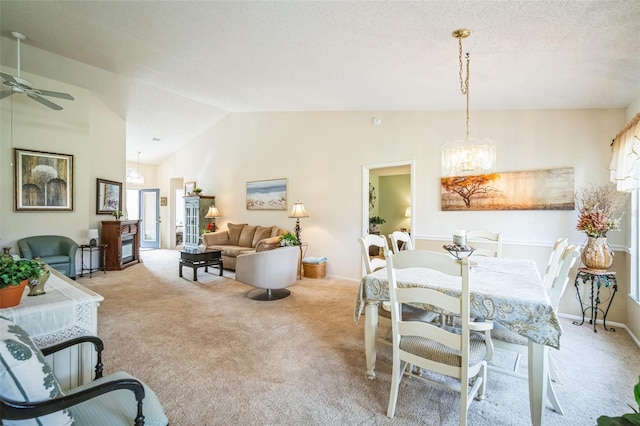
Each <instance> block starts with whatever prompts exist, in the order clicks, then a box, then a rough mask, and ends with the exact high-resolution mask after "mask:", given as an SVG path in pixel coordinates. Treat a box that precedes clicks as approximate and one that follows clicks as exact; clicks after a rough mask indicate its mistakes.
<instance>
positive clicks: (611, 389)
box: [78, 250, 640, 426]
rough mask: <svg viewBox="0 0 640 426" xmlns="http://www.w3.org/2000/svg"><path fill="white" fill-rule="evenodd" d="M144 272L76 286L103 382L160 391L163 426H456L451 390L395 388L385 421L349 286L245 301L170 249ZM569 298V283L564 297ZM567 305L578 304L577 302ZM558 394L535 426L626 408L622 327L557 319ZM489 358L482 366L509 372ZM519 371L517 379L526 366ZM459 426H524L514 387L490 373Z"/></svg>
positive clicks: (333, 284)
mask: <svg viewBox="0 0 640 426" xmlns="http://www.w3.org/2000/svg"><path fill="white" fill-rule="evenodd" d="M142 259H143V260H144V263H142V264H139V265H135V266H132V267H130V268H128V269H126V270H124V271H118V272H107V273H106V274H102V273H94V274H93V278H88V277H86V276H85V277H84V278H78V282H79V283H81V284H82V285H84V286H86V287H88V288H90V289H92V290H94V291H96V292H97V293H99V294H101V295H102V296H104V299H105V300H104V302H102V304H101V305H100V308H99V314H98V317H99V320H98V322H99V326H98V333H99V336H100V337H101V338H102V339H103V340H104V341H105V347H106V349H105V353H104V355H105V357H104V363H105V372H106V373H109V372H114V371H119V370H123V371H127V372H129V373H131V374H132V375H134V376H136V377H138V378H139V379H141V380H143V381H144V382H146V383H147V384H148V385H149V386H151V388H152V389H154V390H155V392H156V393H157V394H158V396H159V398H160V400H161V401H162V403H163V406H164V409H165V411H166V413H167V415H168V417H169V419H170V423H171V424H172V425H239V424H244V425H301V424H304V425H336V424H344V425H387V424H394V425H418V424H420V425H456V424H458V406H459V401H460V398H459V394H457V393H455V392H452V391H448V390H446V389H443V388H439V387H434V386H430V385H428V384H425V383H422V382H419V381H417V380H411V379H407V378H405V379H404V380H403V381H402V384H401V387H400V393H399V398H398V405H397V409H396V416H395V418H394V419H393V420H392V419H389V418H387V417H386V409H387V402H388V397H389V387H390V371H391V364H390V357H391V352H390V348H387V347H382V348H380V349H379V351H378V362H377V369H376V371H377V378H376V379H375V380H368V379H366V377H365V358H364V338H363V323H364V320H362V321H360V323H359V324H357V325H356V324H354V322H353V317H352V313H353V307H354V303H355V298H356V293H357V290H358V284H357V283H355V282H350V281H346V280H339V279H330V278H327V279H322V280H315V279H308V278H304V279H302V280H299V281H298V282H297V283H296V284H295V285H293V286H292V287H291V288H290V289H291V292H292V295H291V296H290V297H288V298H286V299H282V300H279V301H273V302H260V301H253V300H250V299H248V298H247V297H246V293H247V292H248V291H250V290H252V289H253V287H251V286H248V285H246V284H243V283H240V282H237V281H235V280H233V273H232V272H230V271H225V276H224V277H219V276H218V275H217V269H213V270H210V271H209V273H204V270H203V269H200V270H199V271H198V282H194V281H192V280H191V278H192V270H191V269H190V268H184V278H178V259H179V252H178V251H174V250H155V251H143V252H142ZM572 289H573V288H572V287H571V286H570V287H569V288H568V291H571V290H572ZM576 303H577V302H576ZM561 321H562V327H563V329H564V333H563V335H562V338H561V350H560V351H555V350H554V351H552V352H553V356H554V358H555V360H556V362H557V364H558V366H559V368H560V372H561V373H560V374H561V380H560V382H558V383H556V385H555V387H556V391H557V394H558V397H559V399H560V403H561V405H562V407H563V409H564V411H565V415H564V416H560V415H559V414H557V413H555V412H554V411H552V410H551V408H550V405H549V403H548V402H547V403H546V407H547V408H546V410H545V415H544V416H545V417H544V424H545V425H552V426H555V425H580V426H583V425H595V424H596V419H597V417H598V416H600V415H603V414H606V415H621V414H623V413H626V412H630V411H631V409H630V408H629V405H628V404H633V403H634V400H633V386H634V385H635V383H637V379H638V376H639V375H640V356H639V355H640V349H638V347H637V346H636V345H635V343H634V342H633V341H632V339H631V338H630V337H629V335H628V334H627V333H626V331H624V330H618V331H617V332H605V331H604V330H602V326H601V325H599V326H598V333H594V332H593V329H592V328H591V327H589V326H587V325H584V326H581V327H578V326H575V325H573V324H572V323H571V321H570V320H566V319H563V320H561ZM513 360H514V357H513V356H512V354H509V353H506V352H503V351H498V353H497V354H496V358H495V359H494V361H493V363H496V364H501V365H503V366H506V365H510V364H511V363H512V362H513ZM521 364H522V365H521V367H520V371H521V372H522V373H526V360H524V362H522V363H521ZM468 418H469V424H470V425H481V426H484V425H487V426H489V425H491V426H493V425H528V424H530V423H529V418H530V416H529V404H528V387H527V383H526V381H525V380H522V379H518V378H514V377H510V376H506V375H504V374H496V373H494V372H492V371H489V378H488V383H487V398H486V399H485V400H484V401H482V402H478V401H474V402H473V403H472V404H471V407H470V410H469V417H468Z"/></svg>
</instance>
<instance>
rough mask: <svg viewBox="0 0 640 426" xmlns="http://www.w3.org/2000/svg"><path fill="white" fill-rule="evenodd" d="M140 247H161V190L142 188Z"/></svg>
mask: <svg viewBox="0 0 640 426" xmlns="http://www.w3.org/2000/svg"><path fill="white" fill-rule="evenodd" d="M140 220H141V222H140V228H141V229H140V230H141V234H140V247H142V248H156V249H157V248H160V190H159V189H141V190H140Z"/></svg>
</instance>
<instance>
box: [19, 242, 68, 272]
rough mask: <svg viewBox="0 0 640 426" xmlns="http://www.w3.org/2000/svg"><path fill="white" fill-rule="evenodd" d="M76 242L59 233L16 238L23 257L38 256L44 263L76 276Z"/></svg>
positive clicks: (31, 257)
mask: <svg viewBox="0 0 640 426" xmlns="http://www.w3.org/2000/svg"><path fill="white" fill-rule="evenodd" d="M77 250H78V244H76V243H75V241H73V240H72V239H71V238H67V237H63V236H60V235H37V236H33V237H27V238H22V239H20V240H18V251H19V252H20V256H22V257H24V258H25V259H33V258H34V257H39V258H40V259H41V260H42V261H43V262H44V263H46V264H47V265H49V266H51V267H52V268H53V269H56V270H58V271H60V272H61V273H63V274H64V275H66V276H67V277H69V278H73V279H75V278H76V251H77Z"/></svg>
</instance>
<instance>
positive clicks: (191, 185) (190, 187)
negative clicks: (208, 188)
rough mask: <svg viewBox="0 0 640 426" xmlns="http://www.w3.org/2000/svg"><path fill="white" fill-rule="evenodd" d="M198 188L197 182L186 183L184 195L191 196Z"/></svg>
mask: <svg viewBox="0 0 640 426" xmlns="http://www.w3.org/2000/svg"><path fill="white" fill-rule="evenodd" d="M195 188H196V183H195V182H185V183H184V195H190V194H191V193H193V190H194V189H195Z"/></svg>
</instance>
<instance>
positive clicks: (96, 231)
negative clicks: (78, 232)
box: [89, 229, 98, 239]
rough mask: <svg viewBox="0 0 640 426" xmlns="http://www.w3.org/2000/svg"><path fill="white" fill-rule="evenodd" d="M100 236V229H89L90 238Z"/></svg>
mask: <svg viewBox="0 0 640 426" xmlns="http://www.w3.org/2000/svg"><path fill="white" fill-rule="evenodd" d="M91 238H98V230H97V229H89V239H91Z"/></svg>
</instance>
